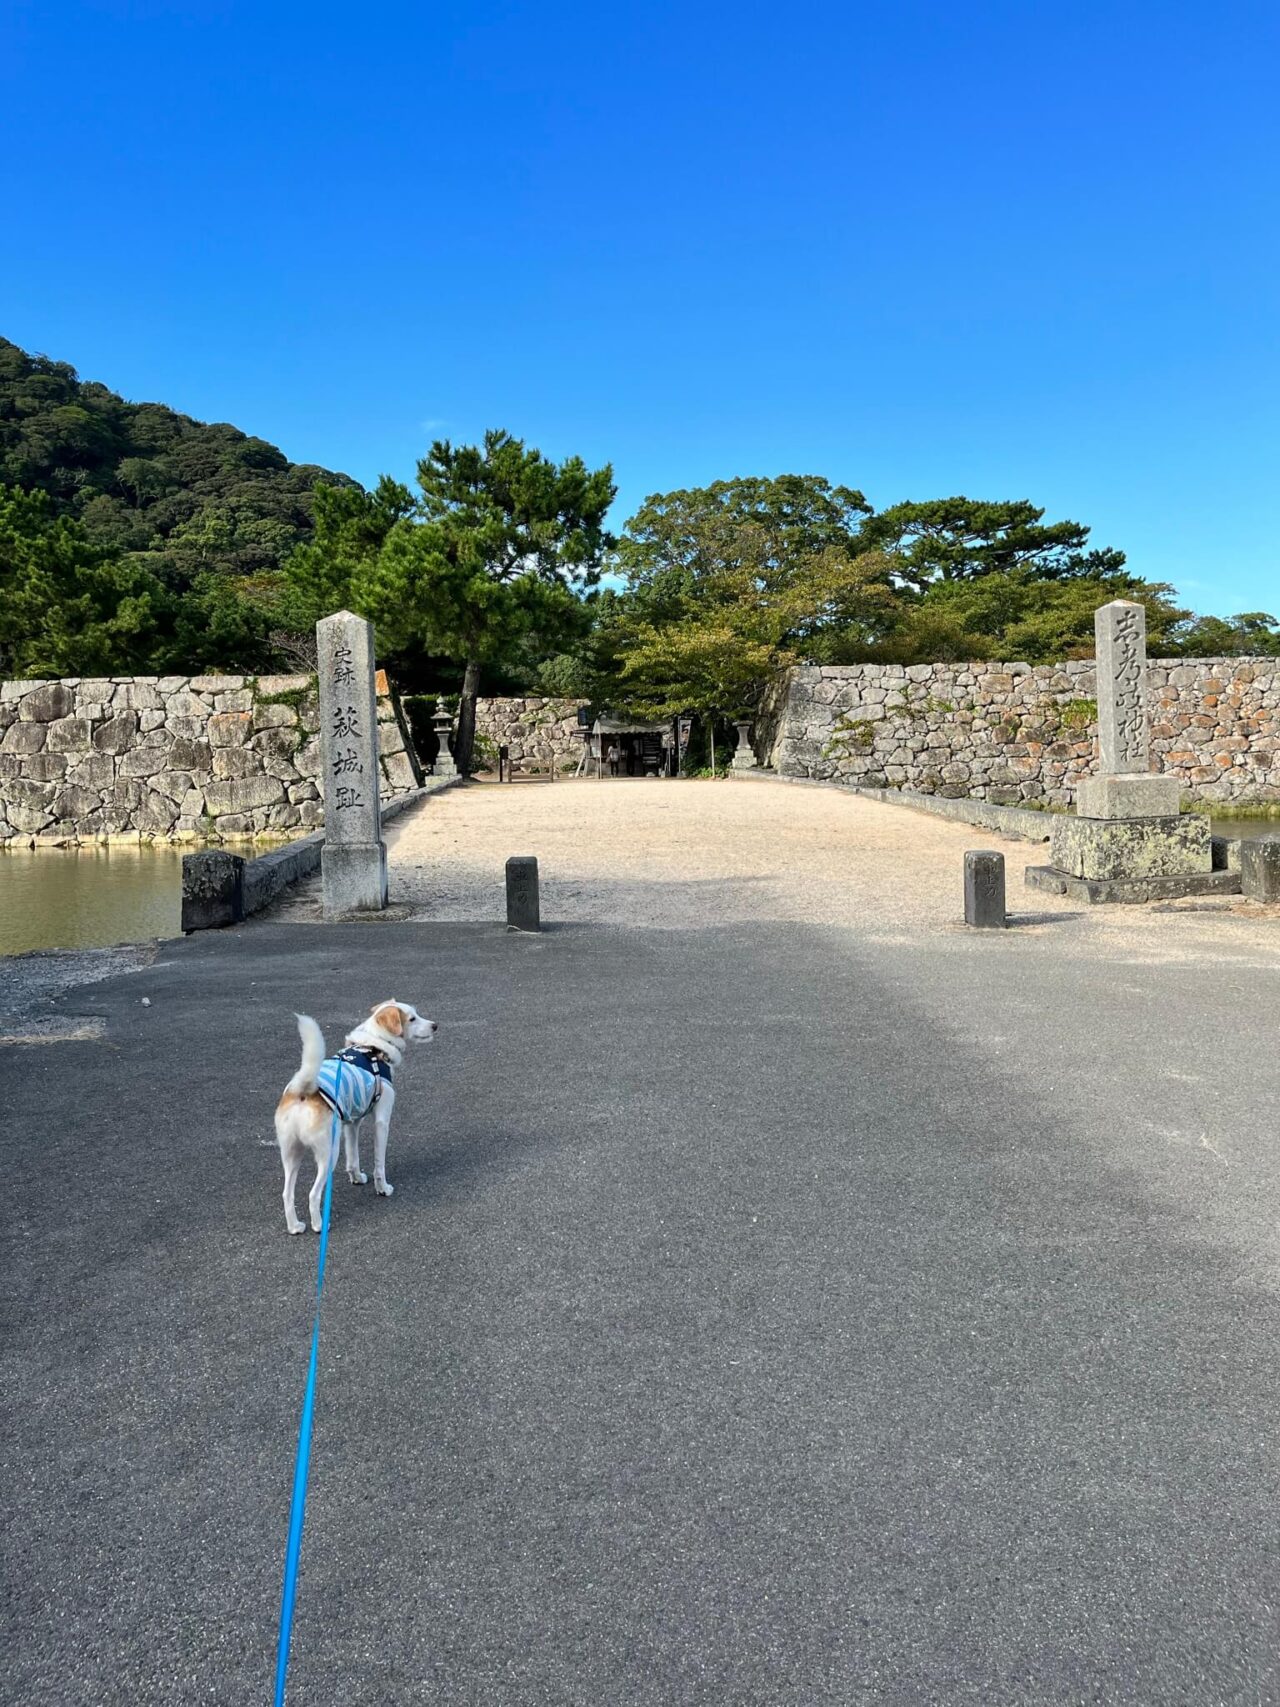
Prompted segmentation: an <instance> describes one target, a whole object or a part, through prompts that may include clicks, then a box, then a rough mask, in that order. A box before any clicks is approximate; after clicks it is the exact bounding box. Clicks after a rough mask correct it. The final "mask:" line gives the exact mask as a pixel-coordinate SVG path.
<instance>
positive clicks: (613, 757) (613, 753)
mask: <svg viewBox="0 0 1280 1707" xmlns="http://www.w3.org/2000/svg"><path fill="white" fill-rule="evenodd" d="M605 756H606V758H607V759H608V761H609V775H610V776H617V774H618V759H619V758H620V756H621V755H620V754H619V752H618V743H617V742H616V741H612V742H610V744H609V751H608V753H607V754H606V755H605Z"/></svg>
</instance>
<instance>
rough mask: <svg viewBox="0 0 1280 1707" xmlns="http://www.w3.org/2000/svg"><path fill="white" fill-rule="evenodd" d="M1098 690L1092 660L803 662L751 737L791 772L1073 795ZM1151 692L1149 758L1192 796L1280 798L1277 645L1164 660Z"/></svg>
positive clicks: (912, 785)
mask: <svg viewBox="0 0 1280 1707" xmlns="http://www.w3.org/2000/svg"><path fill="white" fill-rule="evenodd" d="M1094 693H1095V676H1094V666H1093V663H1092V661H1090V660H1082V661H1080V662H1071V663H1065V664H1044V665H1036V666H1034V667H1033V666H1031V665H1029V664H911V665H907V666H905V667H904V666H903V665H900V664H842V665H836V666H832V667H827V666H821V667H820V666H817V665H806V666H804V667H802V668H800V669H797V670H793V671H792V672H791V673H790V675H789V677H787V678H785V679H784V681H783V682H782V683H781V684H779V685H778V687H777V688H776V690H775V692H774V693H773V695H772V696H771V698H769V699H767V700H766V705H765V706H764V707H763V708H762V716H761V718H760V720H759V726H758V731H757V737H756V739H757V751H758V752H759V753H760V756H761V757H762V759H763V762H764V763H766V764H771V765H773V766H774V768H775V769H776V770H778V771H779V772H780V773H781V774H782V775H784V776H799V777H815V778H819V779H825V780H837V781H842V782H850V783H865V784H868V785H870V786H874V787H880V788H884V787H889V788H893V787H899V788H906V789H911V790H914V791H916V792H919V793H922V794H942V795H951V796H955V797H959V796H962V795H963V796H969V797H971V798H973V799H977V800H991V801H998V802H1004V803H1005V804H1010V805H1012V804H1018V803H1021V802H1023V801H1038V802H1042V803H1043V804H1045V805H1047V806H1068V805H1072V804H1074V801H1075V790H1076V784H1077V783H1078V782H1079V781H1080V779H1081V778H1082V777H1084V776H1088V775H1089V774H1090V773H1091V771H1093V770H1094V768H1095V767H1096V755H1097V725H1096V722H1095V716H1096V710H1097V708H1096V705H1095V704H1094V698H1093V696H1094ZM1147 694H1148V708H1149V712H1150V717H1151V756H1152V768H1153V769H1155V770H1160V771H1163V772H1164V773H1165V774H1166V775H1174V776H1177V777H1178V778H1179V779H1180V781H1181V783H1182V787H1183V791H1184V794H1185V795H1186V796H1187V797H1188V798H1191V799H1201V800H1209V801H1218V800H1220V801H1231V800H1236V801H1240V800H1251V801H1256V800H1280V658H1197V659H1193V660H1189V661H1186V662H1179V661H1177V660H1164V661H1161V660H1156V661H1154V662H1152V663H1150V664H1149V666H1148V672H1147Z"/></svg>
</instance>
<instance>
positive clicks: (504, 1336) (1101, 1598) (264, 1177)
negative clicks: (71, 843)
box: [0, 922, 1280, 1707]
mask: <svg viewBox="0 0 1280 1707" xmlns="http://www.w3.org/2000/svg"><path fill="white" fill-rule="evenodd" d="M1065 928H1066V927H1064V929H1065ZM144 997H146V998H148V1000H149V1004H150V1005H149V1006H144V1005H143V1001H142V999H143V998H144ZM387 997H398V998H401V999H404V1000H408V1001H412V1002H415V1003H417V1005H418V1006H419V1007H420V1008H421V1010H422V1011H423V1012H424V1013H425V1014H427V1015H429V1016H430V1017H433V1018H435V1019H437V1020H438V1021H439V1022H440V1024H441V1031H440V1034H439V1038H438V1040H437V1042H436V1043H434V1044H432V1045H428V1046H424V1047H422V1048H420V1049H418V1050H416V1051H414V1052H412V1053H411V1055H410V1057H409V1060H408V1062H407V1063H406V1065H405V1067H404V1068H403V1070H402V1072H401V1074H400V1075H399V1079H398V1089H399V1092H400V1100H399V1103H398V1106H397V1110H396V1115H395V1121H394V1129H393V1132H392V1138H391V1145H390V1151H389V1172H390V1175H391V1178H392V1181H393V1183H394V1184H395V1187H396V1195H395V1197H394V1198H393V1199H392V1200H390V1201H386V1200H380V1199H377V1198H375V1197H374V1196H373V1195H372V1188H371V1187H367V1188H365V1190H364V1191H360V1190H358V1189H356V1188H352V1187H349V1186H347V1185H346V1183H345V1180H343V1179H342V1178H341V1177H340V1180H339V1183H338V1184H337V1186H336V1187H335V1194H334V1218H333V1236H332V1240H331V1243H330V1251H329V1272H328V1277H327V1280H326V1291H325V1305H324V1320H323V1330H322V1336H321V1345H320V1368H319V1399H318V1408H317V1415H316V1434H315V1449H314V1460H313V1470H312V1479H311V1490H310V1498H309V1503H308V1511H307V1526H306V1534H305V1539H304V1545H303V1564H302V1575H301V1587H300V1595H299V1603H298V1613H297V1620H296V1625H295V1638H294V1659H293V1667H292V1671H291V1687H290V1696H289V1700H290V1702H291V1703H292V1704H294V1707H358V1704H365V1703H369V1704H373V1703H420V1702H421V1703H426V1702H432V1703H441V1704H444V1703H450V1704H453V1703H457V1704H464V1703H465V1704H476V1707H479V1704H484V1707H535V1704H542V1703H547V1704H569V1703H573V1704H575V1707H576V1704H581V1707H588V1704H590V1707H602V1704H606V1703H608V1704H610V1707H613V1704H618V1707H650V1704H652V1707H684V1704H686V1703H688V1704H695V1703H696V1704H712V1703H714V1704H717V1707H793V1704H794V1707H801V1704H808V1703H814V1704H818V1703H822V1704H825V1703H839V1704H845V1703H849V1704H852V1703H927V1702H940V1703H941V1702H948V1703H949V1702H982V1703H988V1704H996V1703H1018V1704H1020V1707H1027V1704H1030V1703H1064V1704H1065V1703H1077V1702H1124V1703H1161V1704H1170V1703H1187V1704H1192V1703H1195V1704H1201V1703H1210V1702H1212V1703H1246V1702H1248V1703H1269V1702H1273V1701H1277V1700H1280V1654H1278V1650H1277V1625H1276V1607H1277V1604H1278V1598H1280V1560H1278V1558H1277V1536H1276V1512H1277V1509H1280V1507H1278V1501H1277V1495H1278V1494H1280V1451H1278V1450H1277V1444H1276V1431H1275V1413H1276V1394H1277V1380H1278V1377H1280V1331H1278V1330H1280V1289H1278V1285H1277V1279H1278V1275H1280V1263H1277V1260H1276V1259H1277V1255H1278V1254H1280V1253H1278V1248H1277V1241H1276V1234H1275V1221H1276V1206H1277V1201H1278V1193H1280V1169H1278V1168H1277V1164H1276V1139H1277V1109H1278V1107H1280V1050H1278V1049H1277V1025H1276V1020H1277V1011H1278V1006H1280V1004H1278V1003H1277V975H1276V971H1275V964H1274V961H1273V960H1271V961H1269V960H1267V959H1266V957H1261V956H1260V957H1257V958H1254V957H1251V956H1250V955H1249V954H1248V953H1247V952H1233V953H1227V954H1223V955H1222V956H1221V957H1219V958H1217V959H1214V958H1210V959H1208V960H1206V961H1204V962H1203V963H1200V964H1197V965H1195V966H1189V965H1188V964H1186V963H1185V962H1183V961H1179V960H1178V959H1177V958H1176V957H1173V958H1162V957H1161V956H1159V955H1154V956H1151V957H1146V956H1144V955H1143V953H1142V952H1141V950H1140V949H1138V950H1135V951H1134V952H1133V953H1132V954H1130V955H1129V956H1127V957H1125V958H1116V957H1114V956H1113V957H1111V958H1099V957H1097V956H1095V955H1091V954H1089V953H1073V952H1070V951H1069V949H1068V948H1064V946H1063V942H1062V939H1061V938H1060V936H1058V935H1055V933H1054V931H1053V930H1052V929H1048V930H1044V931H1041V932H1040V933H1038V934H1037V933H1035V932H1027V933H1021V932H1018V931H1010V932H1007V933H992V934H989V935H988V934H984V935H981V936H978V935H974V934H972V933H971V934H965V933H963V932H961V931H953V932H949V933H941V934H938V935H936V936H933V937H929V936H927V935H923V934H922V935H917V936H914V937H910V938H904V939H903V940H901V941H899V942H897V943H886V942H884V941H877V940H875V939H874V938H870V937H867V936H863V935H860V934H859V933H858V932H856V931H853V930H847V929H845V930H837V929H822V928H819V927H816V926H803V925H795V924H778V925H769V924H760V923H755V924H735V925H729V926H725V927H719V928H710V929H701V930H664V931H643V930H627V929H619V928H613V927H609V926H585V925H584V926H575V927H566V928H562V929H559V930H554V929H553V930H549V931H547V932H546V933H545V934H543V935H542V936H540V937H536V938H527V937H518V936H510V935H508V934H507V933H506V932H505V931H503V930H501V929H499V928H497V927H493V926H487V925H446V924H434V925H429V924H421V923H387V922H380V923H370V924H367V925H333V926H319V925H317V926H306V927H304V926H289V925H282V924H270V923H266V924H254V925H249V926H246V927H245V928H244V929H241V930H236V931H234V932H223V933H209V934H207V935H205V936H202V937H198V938H193V939H190V940H188V941H180V942H174V943H167V944H163V945H162V946H161V948H160V951H159V953H158V955H157V958H156V959H155V961H154V962H153V963H152V964H151V965H149V966H144V967H142V968H141V969H139V970H134V971H131V972H129V973H127V974H125V975H122V976H117V977H115V978H112V979H109V980H107V981H105V982H100V983H97V984H94V985H92V986H89V987H85V988H72V989H70V990H66V991H64V992H63V993H62V994H61V995H59V996H58V998H57V1000H58V1006H59V1009H60V1011H62V1012H63V1013H65V1014H66V1015H68V1016H73V1017H74V1018H75V1019H76V1020H77V1022H79V1021H80V1020H88V1019H92V1020H95V1021H99V1022H101V1023H100V1025H97V1026H93V1027H86V1028H85V1036H84V1037H83V1039H82V1040H79V1041H77V1040H74V1038H75V1036H76V1035H77V1033H76V1027H75V1026H71V1027H69V1028H68V1030H67V1033H66V1035H68V1036H69V1037H71V1038H72V1039H73V1040H70V1041H61V1042H56V1043H47V1044H42V1045H41V1044H33V1045H26V1046H19V1047H9V1048H5V1049H0V1093H2V1094H3V1099H4V1106H5V1109H6V1112H7V1142H8V1150H9V1160H8V1164H7V1166H6V1168H5V1176H6V1182H5V1190H4V1194H3V1203H4V1208H3V1217H2V1221H3V1235H4V1243H5V1264H4V1275H5V1283H4V1286H3V1288H2V1289H0V1301H2V1307H3V1312H4V1326H3V1340H2V1347H3V1392H4V1410H5V1431H4V1441H5V1444H4V1469H5V1478H4V1480H5V1490H6V1496H7V1497H6V1502H5V1504H6V1508H7V1509H6V1537H5V1548H4V1559H5V1562H4V1587H5V1598H4V1605H5V1624H6V1630H5V1641H4V1656H5V1663H4V1671H3V1674H2V1676H0V1699H3V1700H4V1701H5V1702H14V1703H19V1702H21V1703H40V1704H45V1707H61V1704H63V1703H67V1704H71V1703H76V1704H91V1703H92V1704H97V1703H104V1704H105V1703H110V1704H113V1707H114V1704H116V1703H119V1704H124V1703H128V1704H129V1707H145V1704H149V1703H165V1704H166V1707H173V1704H174V1703H187V1702H191V1703H197V1702H199V1703H236V1704H247V1703H251V1702H257V1701H262V1702H266V1701H268V1700H269V1699H270V1687H271V1677H272V1670H273V1655H274V1642H275V1630H276V1618H277V1613H278V1606H279V1594H280V1573H281V1564H282V1559H283V1552H284V1542H285V1531H286V1525H287V1516H288V1503H289V1488H290V1478H291V1473H292V1464H293V1453H294V1444H295V1438H296V1430H297V1423H298V1410H299V1403H300V1400H301V1394H302V1386H303V1380H304V1376H305V1370H306V1357H307V1345H308V1335H309V1329H310V1319H311V1309H312V1301H313V1297H314V1285H315V1260H316V1241H315V1240H314V1239H313V1238H312V1237H310V1236H309V1235H308V1236H307V1237H306V1238H289V1237H288V1236H287V1235H286V1233H285V1230H284V1220H283V1214H282V1210H281V1204H280V1170H279V1162H278V1158H277V1156H276V1153H275V1150H274V1146H273V1143H272V1141H271V1114H272V1109H273V1107H274V1104H275V1101H276V1098H277V1095H278V1093H279V1090H280V1088H281V1086H282V1085H283V1083H284V1081H285V1079H286V1078H287V1077H288V1076H289V1074H290V1073H291V1072H292V1071H293V1069H294V1067H295V1065H296V1062H297V1056H298V1045H297V1036H296V1032H295V1029H294V1022H293V1017H292V1016H293V1012H294V1010H295V1009H301V1010H302V1011H304V1012H308V1013H311V1014H313V1015H315V1017H316V1018H317V1019H319V1020H320V1022H321V1024H322V1026H323V1027H324V1030H325V1033H326V1037H327V1038H328V1039H329V1042H330V1044H331V1046H335V1045H336V1044H337V1043H338V1041H339V1040H340V1037H341V1035H342V1033H343V1031H344V1030H345V1029H346V1028H347V1027H348V1026H349V1025H351V1024H352V1023H354V1021H355V1019H356V1018H357V1017H358V1016H360V1015H361V1014H362V1013H364V1012H365V1011H367V1010H368V1009H369V1008H370V1007H372V1006H373V1004H374V1003H375V1002H376V1001H379V1000H382V999H385V998H387ZM94 1031H98V1032H99V1033H100V1035H98V1036H97V1037H96V1038H95V1037H94V1036H93V1035H92V1034H93V1032H94Z"/></svg>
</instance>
